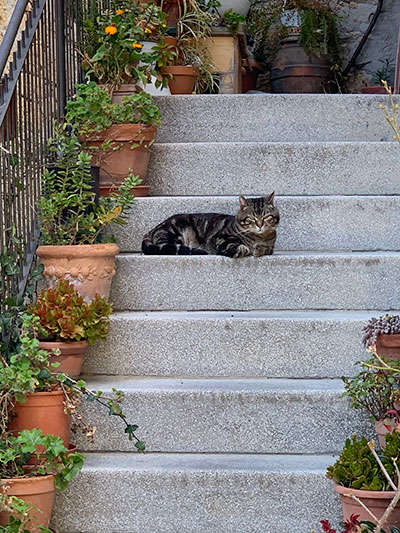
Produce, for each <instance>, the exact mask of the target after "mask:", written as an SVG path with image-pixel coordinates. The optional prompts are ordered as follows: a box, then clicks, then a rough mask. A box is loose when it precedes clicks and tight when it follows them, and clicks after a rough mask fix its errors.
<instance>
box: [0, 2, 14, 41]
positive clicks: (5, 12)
mask: <svg viewBox="0 0 400 533" xmlns="http://www.w3.org/2000/svg"><path fill="white" fill-rule="evenodd" d="M15 4H16V0H0V42H1V40H2V39H3V36H4V32H5V31H6V28H7V24H8V21H9V19H10V17H11V13H12V12H13V9H14V6H15Z"/></svg>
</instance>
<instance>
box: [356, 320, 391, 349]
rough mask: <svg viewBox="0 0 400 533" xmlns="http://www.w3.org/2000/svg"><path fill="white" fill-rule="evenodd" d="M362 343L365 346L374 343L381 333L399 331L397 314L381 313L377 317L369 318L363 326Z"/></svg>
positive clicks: (367, 346)
mask: <svg viewBox="0 0 400 533" xmlns="http://www.w3.org/2000/svg"><path fill="white" fill-rule="evenodd" d="M363 331H364V337H363V344H364V346H365V347H366V348H369V347H372V346H374V345H375V344H376V341H377V340H378V337H379V335H380V334H381V333H389V334H390V333H400V316H399V315H382V316H380V317H379V318H375V317H373V318H371V319H370V320H369V322H368V324H367V325H366V326H365V327H364V329H363Z"/></svg>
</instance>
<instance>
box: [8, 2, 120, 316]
mask: <svg viewBox="0 0 400 533" xmlns="http://www.w3.org/2000/svg"><path fill="white" fill-rule="evenodd" d="M109 5H110V0H18V1H17V4H16V7H15V10H14V13H13V15H12V17H11V20H10V23H9V25H8V28H7V31H6V33H5V36H4V38H3V41H2V43H1V45H0V312H2V310H4V309H5V304H4V302H5V299H6V298H7V296H8V295H10V294H11V293H12V294H22V293H23V290H24V287H25V283H26V280H27V275H28V272H29V269H30V267H31V263H32V260H33V257H34V253H35V250H36V246H37V241H38V237H39V228H38V224H37V214H38V211H37V209H38V202H39V199H40V179H41V175H42V173H43V170H44V168H45V166H46V147H47V141H48V139H49V138H50V137H51V136H52V135H53V133H54V121H55V120H57V119H60V118H61V117H62V116H63V113H64V108H65V103H66V100H67V98H69V97H71V96H72V94H73V92H74V86H75V84H76V83H79V82H81V81H82V79H83V74H82V71H81V68H80V62H81V59H80V55H79V52H78V50H79V47H80V45H81V43H82V40H83V38H84V35H83V31H82V28H83V24H84V21H85V18H87V17H88V16H90V14H91V13H93V14H95V13H98V12H99V11H100V10H102V9H105V8H107V7H109ZM5 255H7V256H8V257H9V258H11V262H15V266H14V268H13V269H11V270H13V274H12V275H10V271H11V270H10V266H9V265H8V266H7V267H5V266H4V263H5V261H4V256H5ZM2 264H3V266H2ZM6 270H8V274H7V272H6Z"/></svg>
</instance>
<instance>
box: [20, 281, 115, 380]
mask: <svg viewBox="0 0 400 533" xmlns="http://www.w3.org/2000/svg"><path fill="white" fill-rule="evenodd" d="M111 311H112V306H111V304H110V303H109V302H108V301H107V299H106V298H102V297H101V296H100V295H99V294H96V295H95V297H94V298H93V300H92V301H91V302H90V303H88V302H86V301H85V300H84V298H83V297H82V296H81V295H80V294H79V293H78V291H77V290H76V289H75V288H74V286H73V285H72V284H71V283H69V282H68V281H67V280H60V281H59V282H58V283H57V285H56V287H55V288H54V289H51V288H50V289H43V290H42V291H41V293H40V294H39V296H38V298H37V300H36V302H35V303H34V304H33V305H31V306H30V307H29V308H28V312H29V313H30V314H31V315H33V316H36V317H38V318H39V330H38V332H37V334H38V336H39V339H40V342H39V349H43V350H47V351H48V352H49V353H50V363H54V362H58V363H59V366H58V367H57V371H58V372H64V373H65V374H68V375H70V376H72V377H73V378H74V379H77V378H78V377H79V376H80V374H81V370H82V365H83V360H84V357H85V355H86V353H87V351H88V348H89V344H95V343H96V342H97V341H99V340H101V341H105V340H106V338H107V336H108V333H109V331H110V314H111ZM55 354H56V355H55Z"/></svg>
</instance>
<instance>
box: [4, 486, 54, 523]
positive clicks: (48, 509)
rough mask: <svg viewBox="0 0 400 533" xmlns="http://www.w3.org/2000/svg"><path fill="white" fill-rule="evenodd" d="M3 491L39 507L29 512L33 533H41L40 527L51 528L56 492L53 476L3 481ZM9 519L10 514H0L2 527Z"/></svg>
mask: <svg viewBox="0 0 400 533" xmlns="http://www.w3.org/2000/svg"><path fill="white" fill-rule="evenodd" d="M1 490H2V491H4V492H6V493H7V494H8V495H9V496H16V497H17V498H20V499H21V500H24V501H26V502H29V503H31V504H32V505H34V506H35V507H37V509H32V510H31V511H30V512H29V515H30V522H29V523H28V528H29V529H28V530H29V531H30V532H31V533H39V528H38V526H39V525H43V526H44V527H49V523H50V518H51V513H52V511H53V506H54V497H55V491H56V489H55V485H54V476H53V475H48V476H33V477H26V478H11V479H2V480H1ZM9 518H10V514H9V513H6V512H0V525H2V526H4V525H5V524H7V523H8V521H9Z"/></svg>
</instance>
